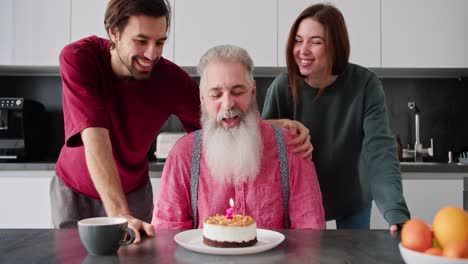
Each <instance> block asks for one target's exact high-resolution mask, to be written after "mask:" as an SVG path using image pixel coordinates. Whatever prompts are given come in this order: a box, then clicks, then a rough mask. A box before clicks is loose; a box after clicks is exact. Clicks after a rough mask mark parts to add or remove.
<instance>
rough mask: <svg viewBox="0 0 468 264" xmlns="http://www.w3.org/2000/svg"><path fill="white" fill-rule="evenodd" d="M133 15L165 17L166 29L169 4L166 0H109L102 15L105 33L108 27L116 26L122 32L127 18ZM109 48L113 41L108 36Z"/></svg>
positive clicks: (112, 46)
mask: <svg viewBox="0 0 468 264" xmlns="http://www.w3.org/2000/svg"><path fill="white" fill-rule="evenodd" d="M133 15H146V16H151V17H166V23H167V30H168V29H169V26H170V22H171V6H170V4H169V2H168V1H167V0H110V1H109V3H108V4H107V8H106V13H105V15H104V27H105V29H106V32H107V35H109V29H110V28H113V27H117V28H118V30H119V32H122V31H123V30H124V29H125V27H126V26H127V23H128V19H129V18H130V16H133ZM109 39H110V45H111V48H114V47H115V43H114V42H113V41H112V38H110V36H109Z"/></svg>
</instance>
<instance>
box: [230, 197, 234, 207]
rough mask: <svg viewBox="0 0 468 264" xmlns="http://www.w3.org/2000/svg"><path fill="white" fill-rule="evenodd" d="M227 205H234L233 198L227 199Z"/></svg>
mask: <svg viewBox="0 0 468 264" xmlns="http://www.w3.org/2000/svg"><path fill="white" fill-rule="evenodd" d="M229 205H230V206H231V207H234V200H233V199H232V198H230V199H229Z"/></svg>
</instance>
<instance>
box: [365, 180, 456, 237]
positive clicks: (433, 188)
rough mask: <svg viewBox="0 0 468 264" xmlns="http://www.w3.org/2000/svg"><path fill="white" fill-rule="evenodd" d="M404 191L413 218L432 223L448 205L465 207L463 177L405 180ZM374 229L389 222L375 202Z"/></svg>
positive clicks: (385, 226)
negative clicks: (439, 211)
mask: <svg viewBox="0 0 468 264" xmlns="http://www.w3.org/2000/svg"><path fill="white" fill-rule="evenodd" d="M403 177H404V176H403ZM403 193H404V196H405V199H406V204H407V206H408V209H409V210H410V213H411V217H412V218H420V219H422V220H424V221H426V222H427V223H429V224H431V223H432V219H433V217H434V216H435V214H436V213H437V211H438V210H439V209H440V208H442V207H444V206H448V205H455V206H459V207H463V179H460V180H444V179H443V175H441V176H440V180H422V179H421V180H419V179H417V180H416V179H415V180H403ZM371 228H372V229H387V228H388V223H387V222H386V221H385V220H384V218H383V216H382V215H381V214H380V212H379V211H378V209H377V207H376V206H375V203H374V204H373V208H372V214H371Z"/></svg>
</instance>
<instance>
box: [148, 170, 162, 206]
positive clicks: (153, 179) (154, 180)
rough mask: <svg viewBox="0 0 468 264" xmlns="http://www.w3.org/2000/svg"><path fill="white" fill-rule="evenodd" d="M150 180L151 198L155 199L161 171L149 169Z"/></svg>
mask: <svg viewBox="0 0 468 264" xmlns="http://www.w3.org/2000/svg"><path fill="white" fill-rule="evenodd" d="M155 175H158V177H157V178H156V177H154V176H155ZM150 177H151V178H150V180H151V185H152V187H153V200H154V199H156V194H157V193H158V190H159V183H160V182H161V172H160V171H158V172H156V171H150Z"/></svg>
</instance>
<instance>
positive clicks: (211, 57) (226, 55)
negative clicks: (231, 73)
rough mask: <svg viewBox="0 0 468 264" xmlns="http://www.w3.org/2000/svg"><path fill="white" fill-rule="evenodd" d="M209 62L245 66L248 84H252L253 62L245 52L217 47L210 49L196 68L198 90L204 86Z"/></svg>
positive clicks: (229, 47) (227, 46) (239, 49)
mask: <svg viewBox="0 0 468 264" xmlns="http://www.w3.org/2000/svg"><path fill="white" fill-rule="evenodd" d="M211 62H232V63H240V64H242V65H244V66H245V68H246V72H247V76H246V79H247V81H249V82H253V80H254V77H253V68H254V64H253V60H252V58H251V57H250V55H249V53H248V52H247V50H245V49H243V48H241V47H238V46H234V45H219V46H215V47H212V48H210V49H209V50H208V51H206V52H205V54H203V56H202V57H201V58H200V62H199V63H198V66H197V72H198V74H199V75H200V88H203V87H204V85H205V76H204V75H205V69H206V66H208V64H210V63H211Z"/></svg>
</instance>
